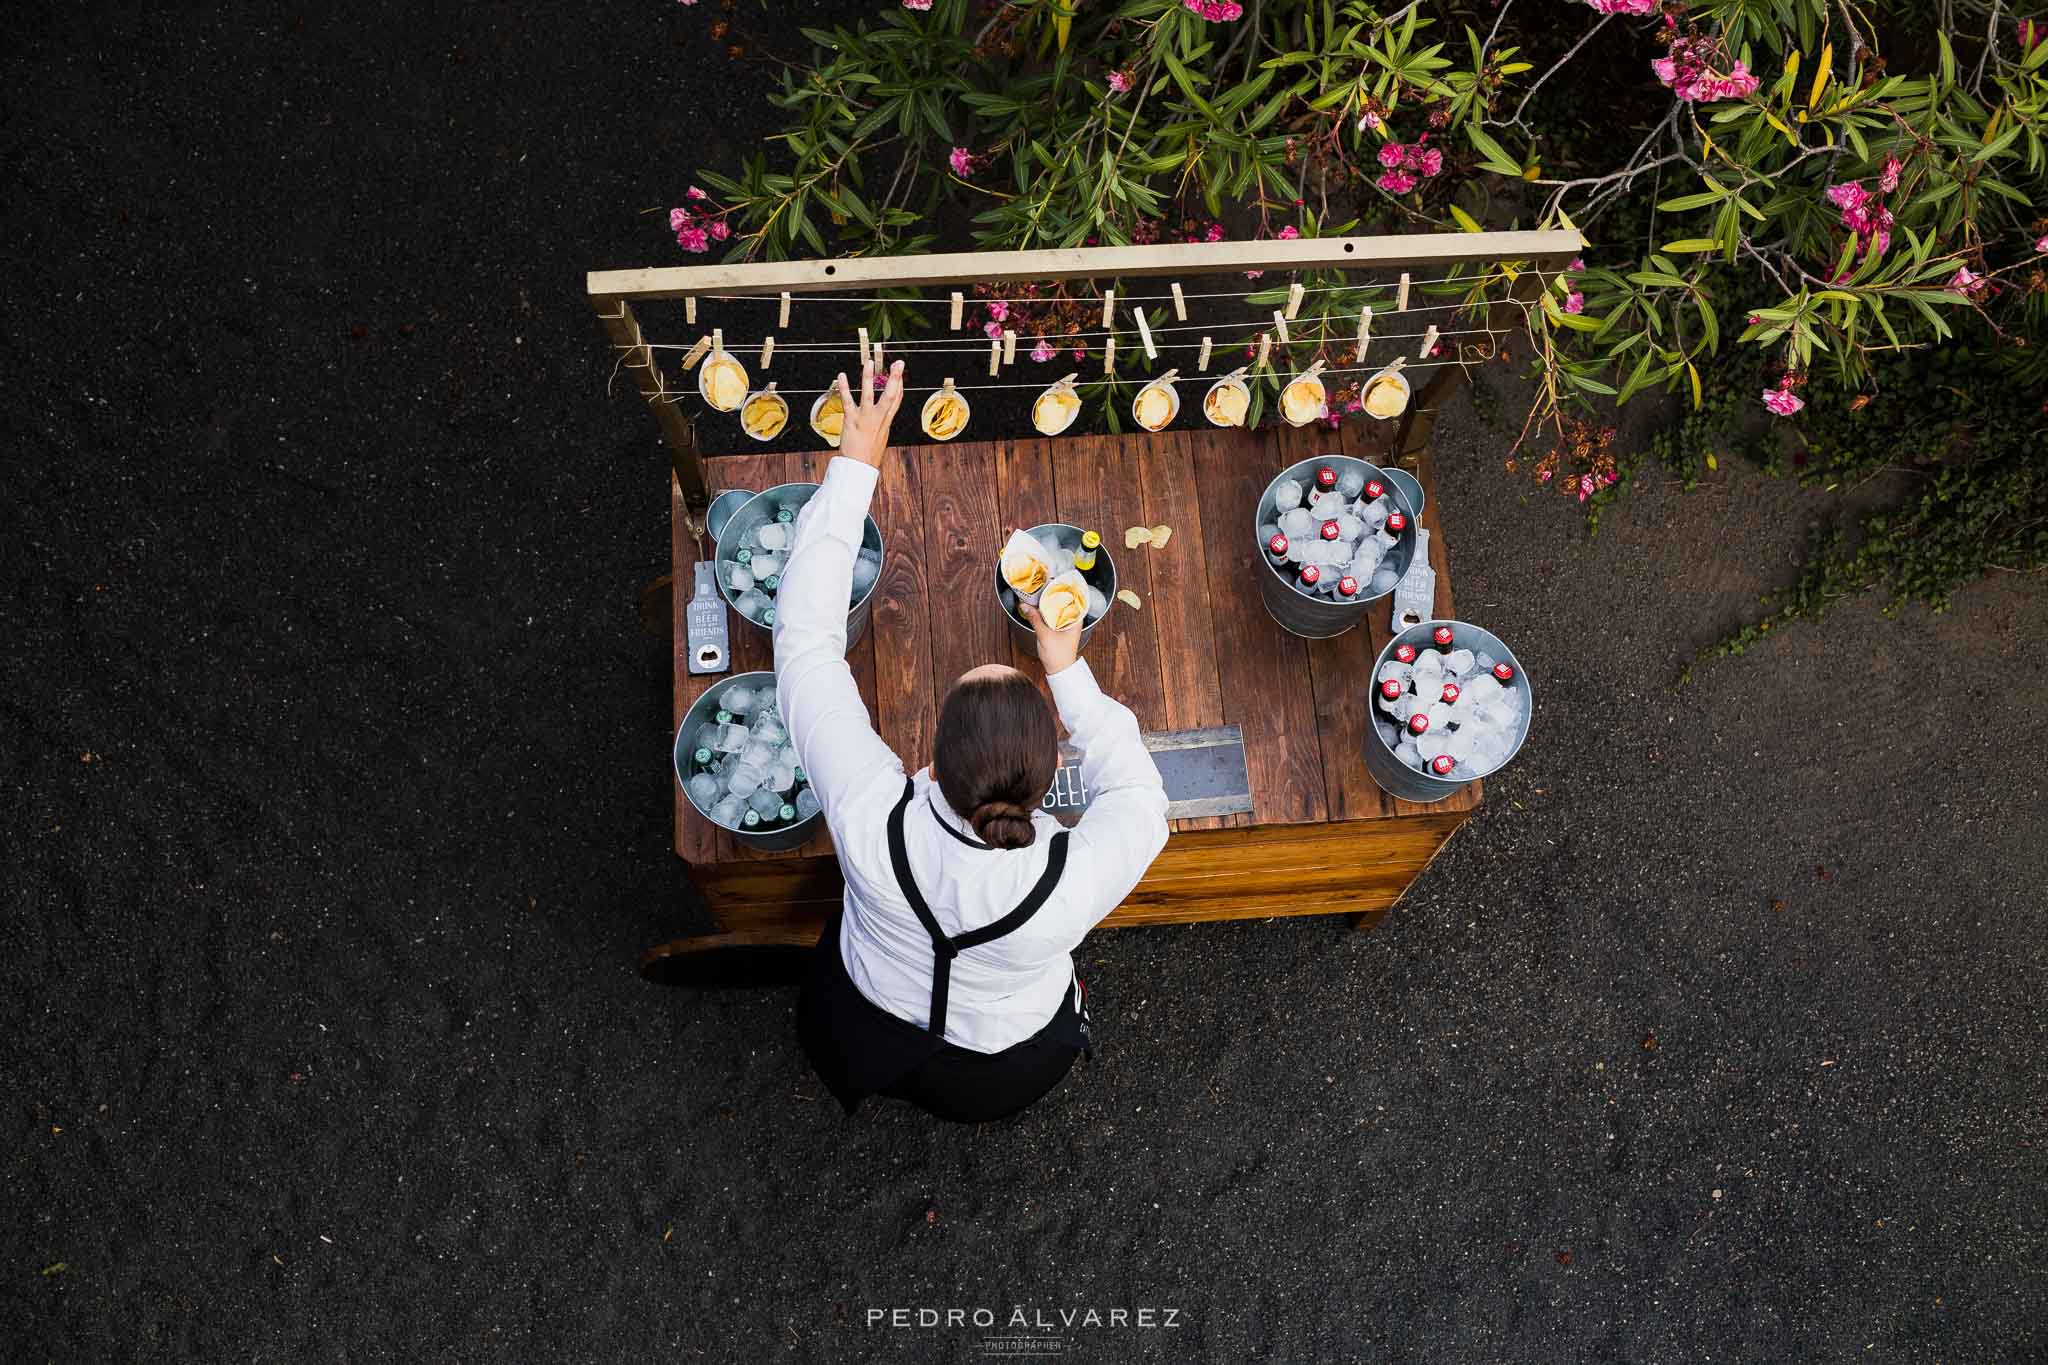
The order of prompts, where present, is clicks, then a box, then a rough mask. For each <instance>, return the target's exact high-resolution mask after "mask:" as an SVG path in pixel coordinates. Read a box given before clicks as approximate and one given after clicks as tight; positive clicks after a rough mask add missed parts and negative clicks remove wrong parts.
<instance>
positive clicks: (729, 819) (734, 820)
mask: <svg viewBox="0 0 2048 1365" xmlns="http://www.w3.org/2000/svg"><path fill="white" fill-rule="evenodd" d="M745 809H746V803H745V802H743V801H741V800H740V799H739V798H738V797H737V796H728V797H726V798H724V799H723V800H721V801H720V802H719V803H718V804H717V805H715V806H713V807H712V808H711V818H712V819H713V820H716V821H717V822H718V823H719V824H721V825H724V826H726V827H727V828H731V827H733V826H735V825H737V824H739V822H740V812H741V811H743V810H745Z"/></svg>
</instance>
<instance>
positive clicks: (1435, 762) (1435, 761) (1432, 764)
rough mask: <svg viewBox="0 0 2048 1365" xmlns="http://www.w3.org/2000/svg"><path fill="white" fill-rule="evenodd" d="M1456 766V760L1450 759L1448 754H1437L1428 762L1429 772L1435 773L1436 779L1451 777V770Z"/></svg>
mask: <svg viewBox="0 0 2048 1365" xmlns="http://www.w3.org/2000/svg"><path fill="white" fill-rule="evenodd" d="M1457 766H1458V762H1457V760H1456V759H1454V758H1452V757H1451V756H1450V755H1449V754H1438V755H1437V756H1436V757H1435V758H1432V759H1431V760H1429V770H1430V771H1431V772H1433V773H1435V774H1436V775H1437V776H1438V777H1449V776H1450V775H1451V769H1453V768H1455V767H1457Z"/></svg>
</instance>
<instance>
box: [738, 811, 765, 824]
mask: <svg viewBox="0 0 2048 1365" xmlns="http://www.w3.org/2000/svg"><path fill="white" fill-rule="evenodd" d="M740 823H741V824H743V825H745V826H746V827H747V828H748V829H752V828H753V827H754V826H756V825H758V824H760V823H761V812H759V811H757V810H755V809H753V808H752V807H749V808H748V809H747V813H746V814H745V815H742V816H741V817H740Z"/></svg>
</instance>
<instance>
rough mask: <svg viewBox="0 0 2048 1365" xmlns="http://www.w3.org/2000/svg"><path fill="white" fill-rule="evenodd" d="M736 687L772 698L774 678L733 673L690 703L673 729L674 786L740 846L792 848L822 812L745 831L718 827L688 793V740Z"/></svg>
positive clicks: (812, 829) (691, 751)
mask: <svg viewBox="0 0 2048 1365" xmlns="http://www.w3.org/2000/svg"><path fill="white" fill-rule="evenodd" d="M736 687H743V688H746V689H748V690H750V691H754V692H759V691H761V690H763V689H765V690H766V691H767V694H768V695H769V697H771V698H772V697H774V695H775V675H774V674H773V673H736V674H734V675H733V676H732V677H730V678H722V679H720V680H719V681H718V682H715V683H713V684H712V685H711V686H710V687H707V688H705V689H704V695H702V696H700V697H698V698H697V700H695V701H693V702H691V703H690V709H689V710H688V711H687V712H685V713H684V714H683V723H682V724H681V725H680V726H678V727H676V744H675V749H674V751H673V758H674V760H675V769H676V783H677V785H678V786H680V787H681V788H682V789H683V798H684V799H685V800H687V801H688V802H689V803H690V806H691V808H692V809H693V810H695V811H696V812H697V814H699V815H701V816H702V817H704V819H705V820H707V821H709V822H710V823H711V824H713V825H717V826H718V828H720V829H722V830H724V831H725V832H726V833H728V834H730V835H732V836H733V837H734V838H735V839H738V840H739V841H740V842H742V843H745V844H751V845H752V846H753V847H755V848H795V847H796V846H797V845H799V844H801V843H803V842H805V841H806V840H807V839H809V838H810V837H811V835H813V834H815V833H816V832H817V830H818V826H819V824H820V823H821V822H822V821H823V820H824V818H825V813H824V812H823V811H814V812H813V813H812V814H811V815H810V816H809V817H808V818H805V819H801V820H795V821H792V822H791V823H789V824H787V825H777V826H776V827H775V828H773V829H767V830H764V829H758V828H757V829H748V828H747V827H746V826H744V825H727V824H722V823H720V822H719V821H718V820H716V819H714V818H713V817H712V814H711V812H710V811H708V810H706V809H705V808H704V807H703V806H702V805H701V804H699V803H698V801H697V798H696V796H695V795H694V794H693V793H692V792H691V791H690V769H691V767H692V762H693V760H692V755H693V754H694V752H695V750H694V749H693V748H692V747H691V744H692V738H693V737H694V736H695V735H696V733H697V732H698V731H699V730H700V729H702V728H703V727H704V726H706V725H709V724H710V723H711V722H712V721H713V720H714V719H715V718H716V717H717V715H718V713H719V712H720V711H722V710H724V709H726V708H725V705H724V702H725V695H726V694H727V693H728V692H731V691H732V690H733V689H734V688H736Z"/></svg>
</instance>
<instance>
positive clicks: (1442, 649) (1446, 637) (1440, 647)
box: [1429, 626, 1455, 654]
mask: <svg viewBox="0 0 2048 1365" xmlns="http://www.w3.org/2000/svg"><path fill="white" fill-rule="evenodd" d="M1429 642H1430V643H1431V644H1433V645H1435V646H1436V652H1437V653H1439V654H1448V653H1450V652H1451V647H1452V645H1453V644H1454V643H1455V641H1454V640H1453V639H1452V637H1451V628H1450V627H1449V626H1438V627H1437V628H1436V629H1435V630H1432V631H1431V632H1430V633H1429Z"/></svg>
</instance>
